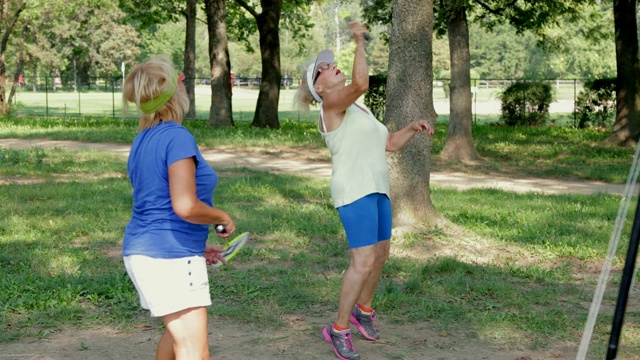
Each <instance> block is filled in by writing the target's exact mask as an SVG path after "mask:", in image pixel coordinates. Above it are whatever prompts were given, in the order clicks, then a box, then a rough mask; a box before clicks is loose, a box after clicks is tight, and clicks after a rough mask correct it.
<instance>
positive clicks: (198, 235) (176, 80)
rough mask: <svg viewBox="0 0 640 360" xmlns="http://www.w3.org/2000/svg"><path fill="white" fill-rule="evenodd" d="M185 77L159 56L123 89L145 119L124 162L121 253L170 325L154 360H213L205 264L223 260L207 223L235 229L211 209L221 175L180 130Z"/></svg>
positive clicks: (143, 298) (147, 299)
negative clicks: (127, 213)
mask: <svg viewBox="0 0 640 360" xmlns="http://www.w3.org/2000/svg"><path fill="white" fill-rule="evenodd" d="M183 79H184V75H183V74H181V73H178V72H177V71H176V69H175V67H174V65H173V64H172V63H171V61H170V60H169V58H168V57H166V56H156V57H153V58H151V59H149V60H147V61H145V62H143V63H141V64H139V65H137V66H135V67H134V68H133V69H132V70H131V72H130V73H129V75H128V76H127V78H126V80H125V83H124V90H123V98H124V106H125V111H126V110H127V107H128V103H129V102H131V103H134V104H135V105H136V107H137V108H138V109H139V110H140V112H141V116H140V122H139V128H140V132H139V133H138V135H137V136H136V137H135V139H134V141H133V144H132V145H131V152H130V154H129V160H128V162H127V171H128V173H129V178H130V180H131V186H132V187H133V194H132V196H133V211H132V214H131V220H130V221H129V223H128V224H127V226H126V228H125V232H124V240H123V251H122V255H123V258H124V264H125V267H126V269H127V273H128V274H129V277H130V278H131V281H132V282H133V284H134V285H135V287H136V290H137V291H138V294H139V296H140V304H141V305H142V307H143V308H145V309H149V310H150V312H151V316H156V317H162V319H163V321H164V323H165V332H164V334H163V335H162V337H161V339H160V341H159V343H158V348H157V351H156V359H159V358H161V359H170V358H177V359H209V342H208V332H207V309H206V307H207V306H209V305H211V295H210V293H209V278H208V274H207V264H213V263H217V262H218V261H223V260H222V257H221V252H222V248H221V247H219V246H214V245H211V244H208V243H207V238H208V235H209V225H210V224H220V225H223V226H224V228H225V230H226V231H225V232H224V233H221V234H218V236H220V237H228V236H229V235H231V234H232V233H233V232H234V230H235V224H234V222H233V220H232V219H231V217H229V215H228V214H227V213H226V212H224V211H222V210H220V209H218V208H215V207H214V206H213V190H214V189H215V187H216V185H217V183H218V176H217V174H216V172H215V171H214V170H213V169H212V168H211V167H210V166H209V165H208V164H207V162H206V161H205V160H204V159H203V158H202V154H200V151H199V150H198V146H197V145H196V141H195V139H194V138H193V136H192V135H191V133H189V131H188V130H187V129H186V128H184V127H183V126H182V118H183V116H184V114H185V113H186V112H187V111H188V109H189V98H188V97H187V93H186V91H185V88H184V85H183V84H182V80H183Z"/></svg>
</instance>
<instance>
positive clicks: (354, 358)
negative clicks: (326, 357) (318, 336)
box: [322, 326, 360, 360]
mask: <svg viewBox="0 0 640 360" xmlns="http://www.w3.org/2000/svg"><path fill="white" fill-rule="evenodd" d="M322 335H323V336H324V339H325V340H327V342H328V343H329V344H331V345H332V346H333V352H334V353H335V354H336V356H337V357H338V359H342V360H360V354H358V352H357V351H356V348H355V347H354V346H353V339H352V338H351V330H345V331H335V330H334V329H333V326H327V327H326V328H324V329H322Z"/></svg>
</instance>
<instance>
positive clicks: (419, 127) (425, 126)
mask: <svg viewBox="0 0 640 360" xmlns="http://www.w3.org/2000/svg"><path fill="white" fill-rule="evenodd" d="M411 129H413V131H416V132H423V131H425V130H426V131H428V134H429V136H433V134H434V131H433V128H432V127H431V125H429V123H428V122H427V121H426V120H415V121H413V122H411Z"/></svg>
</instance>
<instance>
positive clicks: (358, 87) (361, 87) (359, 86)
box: [351, 79, 369, 93]
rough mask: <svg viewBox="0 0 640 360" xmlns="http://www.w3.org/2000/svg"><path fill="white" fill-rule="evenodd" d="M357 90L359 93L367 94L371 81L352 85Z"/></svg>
mask: <svg viewBox="0 0 640 360" xmlns="http://www.w3.org/2000/svg"><path fill="white" fill-rule="evenodd" d="M351 85H353V87H354V88H355V90H356V91H357V92H359V93H365V92H367V90H369V79H367V80H366V81H354V82H352V83H351Z"/></svg>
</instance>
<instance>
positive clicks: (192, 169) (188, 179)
mask: <svg viewBox="0 0 640 360" xmlns="http://www.w3.org/2000/svg"><path fill="white" fill-rule="evenodd" d="M169 192H170V194H171V206H173V211H174V212H175V213H176V214H177V215H178V216H179V217H180V218H181V219H183V220H184V221H187V222H190V223H192V224H222V225H224V227H225V229H226V233H225V234H222V235H221V236H222V237H227V236H229V235H230V234H231V233H233V232H234V231H235V229H236V225H235V223H234V222H233V220H231V217H230V216H229V215H228V214H227V213H226V212H224V211H222V210H220V209H217V208H214V207H211V206H209V205H207V204H205V203H204V202H202V201H200V199H198V197H197V196H196V164H195V160H194V159H193V158H187V159H182V160H178V161H176V162H175V163H173V164H171V166H169Z"/></svg>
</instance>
